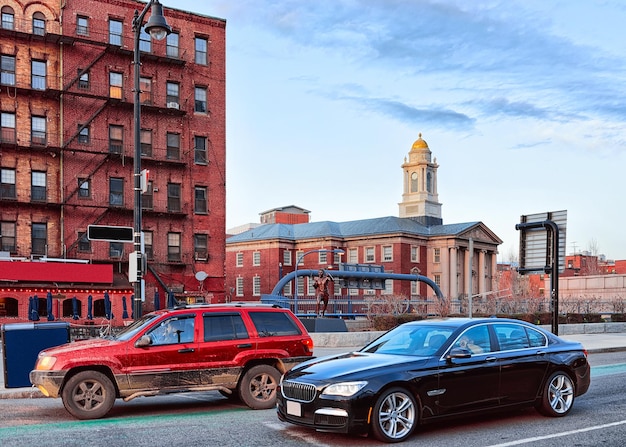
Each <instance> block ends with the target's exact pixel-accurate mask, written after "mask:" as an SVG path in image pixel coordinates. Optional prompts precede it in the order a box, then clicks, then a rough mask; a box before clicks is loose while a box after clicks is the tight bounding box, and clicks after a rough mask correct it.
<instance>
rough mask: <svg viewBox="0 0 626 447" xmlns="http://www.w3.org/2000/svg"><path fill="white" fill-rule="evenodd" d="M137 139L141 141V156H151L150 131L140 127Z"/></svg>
mask: <svg viewBox="0 0 626 447" xmlns="http://www.w3.org/2000/svg"><path fill="white" fill-rule="evenodd" d="M139 140H140V142H141V156H142V157H152V131H151V130H150V129H141V133H140V135H139Z"/></svg>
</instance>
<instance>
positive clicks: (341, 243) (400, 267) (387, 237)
mask: <svg viewBox="0 0 626 447" xmlns="http://www.w3.org/2000/svg"><path fill="white" fill-rule="evenodd" d="M401 167H402V173H403V174H402V175H403V191H402V202H400V203H399V217H395V216H387V217H378V218H372V219H363V220H357V221H349V222H329V221H326V222H309V221H308V220H307V221H306V222H305V223H296V224H284V223H270V224H264V225H258V226H255V227H254V228H250V229H248V230H247V231H243V232H241V233H239V234H235V235H232V236H230V237H228V238H227V240H226V290H227V293H228V292H229V291H230V295H231V299H233V300H258V299H259V298H260V296H261V294H266V293H270V292H271V291H272V289H273V287H274V285H275V284H276V283H277V282H278V280H279V279H280V278H281V277H282V276H284V275H285V274H287V273H290V272H292V271H294V270H295V269H296V265H295V263H296V261H297V260H298V259H300V263H299V265H298V266H297V269H319V268H325V269H326V268H335V269H336V268H339V264H340V263H349V264H372V265H382V266H383V267H384V270H385V272H388V273H411V272H418V273H419V274H421V275H424V276H427V277H429V278H430V279H432V280H433V281H435V283H437V284H438V285H439V287H440V288H441V291H442V292H443V294H444V296H446V297H448V298H453V299H454V298H459V297H466V296H468V295H469V294H470V293H471V295H473V296H475V295H486V294H489V293H490V292H492V291H493V290H495V289H496V287H495V285H494V282H495V278H496V270H497V268H496V267H497V264H496V259H497V249H498V245H499V244H501V243H502V240H501V239H500V238H499V237H498V236H496V235H495V234H494V233H493V232H492V231H491V230H490V229H489V228H488V227H487V226H486V225H485V224H484V223H482V222H480V221H473V222H466V223H453V224H444V223H443V219H442V215H441V203H440V202H439V197H438V193H437V169H438V168H439V165H438V164H437V160H436V159H434V160H433V159H432V152H431V150H430V148H429V147H428V144H427V143H426V141H424V140H423V139H422V137H421V134H420V136H419V138H418V139H417V140H416V141H415V142H414V143H413V146H412V147H411V150H410V151H409V153H408V157H405V159H404V163H403V164H402V166H401ZM307 213H308V212H307ZM307 216H308V214H307ZM265 221H267V220H265ZM261 222H264V220H263V216H261ZM320 250H322V251H320ZM323 250H335V251H336V250H342V251H343V253H342V254H339V253H334V254H332V255H331V253H329V251H323ZM309 252H310V254H311V256H304V255H305V254H307V253H309ZM312 283H313V281H312V279H311V278H302V277H301V278H299V279H298V284H297V289H298V292H297V295H298V296H307V295H308V296H312V295H313V294H314V289H313V286H312ZM294 292H295V290H294V287H293V285H291V284H288V285H287V286H286V287H285V289H284V290H283V294H284V295H285V296H287V297H289V296H294ZM334 292H335V295H336V296H346V295H362V294H390V295H391V294H393V295H403V296H411V297H430V296H431V295H432V291H431V290H429V289H428V287H427V286H426V284H423V283H407V282H406V281H392V280H387V281H386V283H385V287H384V290H376V291H374V290H366V289H365V290H363V289H341V288H339V287H337V286H336V287H335V291H334Z"/></svg>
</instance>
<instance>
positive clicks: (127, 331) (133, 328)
mask: <svg viewBox="0 0 626 447" xmlns="http://www.w3.org/2000/svg"><path fill="white" fill-rule="evenodd" d="M157 317H158V315H156V314H147V315H144V316H143V317H141V318H140V319H139V320H135V321H133V322H132V323H131V324H130V325H128V326H126V327H125V328H124V329H122V330H121V331H120V332H118V333H117V334H115V335H114V336H112V337H110V338H112V339H113V340H120V341H125V340H128V339H130V338H132V337H133V336H134V335H135V334H136V333H137V332H139V331H141V330H142V329H143V328H144V327H146V325H148V324H149V323H150V322H151V321H152V320H154V319H155V318H157Z"/></svg>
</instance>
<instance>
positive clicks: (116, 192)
mask: <svg viewBox="0 0 626 447" xmlns="http://www.w3.org/2000/svg"><path fill="white" fill-rule="evenodd" d="M109 205H111V206H123V205H124V179H121V178H116V177H112V178H110V179H109Z"/></svg>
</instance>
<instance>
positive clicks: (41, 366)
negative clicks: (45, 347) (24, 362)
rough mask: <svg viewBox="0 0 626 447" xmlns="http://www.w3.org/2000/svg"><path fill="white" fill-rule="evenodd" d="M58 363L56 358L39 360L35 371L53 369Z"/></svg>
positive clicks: (48, 357) (47, 357)
mask: <svg viewBox="0 0 626 447" xmlns="http://www.w3.org/2000/svg"><path fill="white" fill-rule="evenodd" d="M56 361H57V358H56V357H50V356H45V357H40V358H39V360H37V366H36V368H35V369H38V370H40V371H47V370H50V369H52V367H53V366H54V363H55V362H56Z"/></svg>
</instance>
